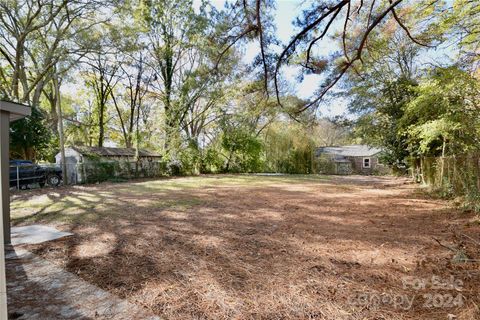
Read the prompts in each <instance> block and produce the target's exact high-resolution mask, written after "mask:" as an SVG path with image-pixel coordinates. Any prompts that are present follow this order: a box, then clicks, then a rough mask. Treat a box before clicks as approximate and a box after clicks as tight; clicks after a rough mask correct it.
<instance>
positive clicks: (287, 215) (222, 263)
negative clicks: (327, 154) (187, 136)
mask: <svg viewBox="0 0 480 320" xmlns="http://www.w3.org/2000/svg"><path fill="white" fill-rule="evenodd" d="M417 190H418V189H417V188H416V186H414V185H411V184H409V183H408V182H407V181H406V180H404V179H394V178H388V177H360V176H349V177H325V176H314V175H312V176H304V175H298V176H296V175H292V176H259V175H257V176H256V175H220V176H213V175H212V176H201V177H185V178H174V179H161V180H155V181H141V182H131V183H121V184H112V183H104V184H98V185H89V186H74V187H63V188H59V189H49V190H48V191H47V193H42V192H44V191H42V190H35V191H31V192H22V193H16V194H15V195H14V197H13V206H12V208H13V209H12V215H13V221H14V224H16V225H22V224H29V223H32V222H35V223H45V224H53V225H56V226H57V227H59V228H60V229H63V230H65V231H71V232H73V233H74V234H75V236H73V237H69V238H67V239H65V240H61V241H55V242H49V243H45V244H40V245H34V246H30V247H29V249H30V250H33V251H34V252H35V253H37V254H39V255H41V256H43V257H44V258H46V259H49V260H52V261H54V262H55V263H56V264H58V265H60V266H63V267H64V268H65V269H67V270H69V271H71V272H74V273H76V274H78V275H79V276H80V277H82V278H84V279H85V280H87V281H89V282H91V283H94V284H95V285H97V286H99V287H101V288H103V289H106V290H109V291H110V292H113V293H114V294H117V295H119V296H120V297H123V298H127V299H129V301H131V302H134V303H137V304H139V305H142V306H143V307H145V308H146V309H148V310H149V311H151V312H153V313H155V314H158V315H159V316H161V317H162V318H164V319H446V318H447V314H454V315H456V316H457V317H458V318H457V319H475V318H479V315H480V313H479V310H478V304H479V297H480V289H479V288H478V283H480V274H479V273H478V268H479V265H478V263H468V264H455V263H452V260H451V259H452V256H453V253H452V252H451V251H450V250H448V249H446V248H445V247H442V246H440V245H439V244H438V243H437V242H436V241H434V240H433V238H435V239H439V240H440V241H441V243H443V244H445V245H446V246H449V247H456V246H459V247H460V246H462V248H463V250H464V251H465V253H466V254H467V255H468V256H469V257H470V258H472V259H479V257H480V251H479V249H478V247H477V246H475V244H474V241H476V240H475V239H477V240H478V234H479V233H480V226H479V225H478V224H476V223H472V221H473V220H472V219H473V217H474V216H473V215H471V214H463V213H460V212H457V211H454V210H452V209H451V208H450V207H448V205H447V203H446V202H445V201H443V200H440V199H432V198H426V197H424V196H423V195H422V194H421V193H419V192H418V191H417ZM462 235H465V236H462ZM467 236H468V237H467ZM469 239H474V240H469ZM432 275H436V276H439V277H441V278H442V279H450V276H454V277H455V278H456V279H459V280H462V281H463V287H462V291H461V293H462V295H463V297H464V300H463V302H464V304H463V305H462V306H453V307H448V308H425V307H424V304H423V303H424V302H425V301H424V300H422V299H423V294H427V293H428V294H440V293H441V294H452V295H457V294H458V292H457V291H448V290H444V291H435V290H429V289H428V288H427V289H426V290H424V291H422V292H418V291H415V290H412V289H411V288H405V287H404V286H403V283H402V279H405V277H411V278H414V279H421V280H423V279H430V278H431V276H432ZM362 294H363V295H364V296H365V295H367V296H369V297H383V296H385V295H386V294H390V295H395V296H399V295H403V296H404V297H409V298H411V297H412V296H415V297H416V300H415V301H414V303H413V304H412V305H411V306H410V308H409V309H403V308H400V307H398V306H394V305H393V304H387V303H383V304H379V305H378V304H375V301H366V302H365V303H364V304H361V301H360V300H358V299H359V298H358V297H359V295H360V296H361V295H362ZM13 303H14V305H15V304H16V303H17V304H18V305H19V306H21V304H22V303H23V302H22V301H18V302H13Z"/></svg>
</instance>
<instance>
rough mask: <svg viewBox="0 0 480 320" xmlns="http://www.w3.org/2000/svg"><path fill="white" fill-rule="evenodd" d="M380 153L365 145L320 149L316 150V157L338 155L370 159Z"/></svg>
mask: <svg viewBox="0 0 480 320" xmlns="http://www.w3.org/2000/svg"><path fill="white" fill-rule="evenodd" d="M379 152H382V149H380V148H374V147H371V146H368V145H366V144H356V145H351V146H338V147H320V148H318V149H317V152H316V154H317V156H318V155H320V154H330V155H338V156H343V157H371V156H374V155H376V154H377V153H379Z"/></svg>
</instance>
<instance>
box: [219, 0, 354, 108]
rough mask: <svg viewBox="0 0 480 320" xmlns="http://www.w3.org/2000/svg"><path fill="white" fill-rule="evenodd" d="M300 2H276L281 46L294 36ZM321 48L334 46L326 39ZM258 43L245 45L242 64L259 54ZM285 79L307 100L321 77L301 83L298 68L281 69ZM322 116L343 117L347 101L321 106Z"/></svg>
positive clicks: (276, 21)
mask: <svg viewBox="0 0 480 320" xmlns="http://www.w3.org/2000/svg"><path fill="white" fill-rule="evenodd" d="M302 2H304V1H301V0H277V1H276V5H277V7H276V9H275V11H274V13H275V25H276V29H277V30H276V35H277V38H278V39H279V40H280V41H281V42H282V44H287V43H288V42H289V40H290V39H291V37H292V36H293V35H295V34H296V31H298V30H297V28H296V27H295V26H294V25H293V21H294V20H295V18H296V17H298V16H299V15H300V14H301V12H302ZM211 3H212V4H213V5H214V6H215V7H216V8H218V9H221V8H223V6H224V4H225V1H224V0H212V1H211ZM322 46H325V48H329V49H331V48H334V47H335V46H336V44H335V43H333V41H331V40H329V39H326V40H324V41H323V43H322ZM259 50H260V49H259V46H258V42H251V43H249V44H247V46H246V48H245V54H244V58H243V60H244V62H245V63H250V62H252V61H253V59H254V58H255V56H257V55H258V54H259ZM282 71H283V73H284V75H285V77H286V79H287V80H288V81H289V83H290V84H291V85H293V86H294V89H295V93H296V95H297V96H298V97H300V98H302V99H309V98H311V97H312V95H313V93H314V91H315V90H316V89H317V88H318V87H319V85H320V82H321V77H320V76H318V75H306V76H304V79H303V81H302V82H298V81H297V80H296V75H297V74H298V72H299V68H298V67H288V66H287V67H283V69H282ZM319 111H320V113H321V115H322V116H327V117H331V116H336V115H345V114H346V113H347V101H346V100H345V99H342V98H336V99H334V100H332V101H329V102H328V104H325V105H322V106H321V108H320V109H319Z"/></svg>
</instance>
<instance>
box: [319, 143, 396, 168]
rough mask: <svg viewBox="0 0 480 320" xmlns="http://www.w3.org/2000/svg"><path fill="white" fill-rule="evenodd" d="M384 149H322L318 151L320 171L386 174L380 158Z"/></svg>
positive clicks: (342, 147)
mask: <svg viewBox="0 0 480 320" xmlns="http://www.w3.org/2000/svg"><path fill="white" fill-rule="evenodd" d="M381 154H382V149H379V148H374V147H370V146H368V145H362V144H359V145H350V146H338V147H320V148H317V149H316V152H315V156H316V158H317V164H318V165H317V167H318V171H319V172H322V173H328V174H367V175H368V174H376V173H386V172H387V171H388V168H387V167H386V166H385V165H383V164H382V163H381V162H380V160H379V156H380V155H381Z"/></svg>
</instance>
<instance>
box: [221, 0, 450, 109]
mask: <svg viewBox="0 0 480 320" xmlns="http://www.w3.org/2000/svg"><path fill="white" fill-rule="evenodd" d="M262 3H265V1H262V0H257V1H253V2H249V1H240V0H239V1H237V2H235V5H234V6H233V8H234V9H236V10H234V12H235V14H238V15H239V16H240V17H241V18H240V21H242V24H241V26H243V27H239V28H232V29H234V30H237V34H236V36H231V37H230V39H231V41H230V42H229V44H228V45H227V46H226V47H227V48H229V47H230V46H232V44H234V43H236V42H238V41H240V40H242V39H244V38H246V37H247V36H250V35H251V34H252V33H253V32H257V37H258V38H260V39H261V37H262V36H263V33H262V32H259V30H260V31H261V30H262V29H261V28H260V27H259V25H258V24H255V23H253V24H252V22H251V21H252V19H251V18H249V17H252V16H253V17H256V20H262V14H264V13H263V10H262V7H263V6H262V5H261V4H262ZM405 3H407V5H405V6H402V5H403V4H405ZM408 3H409V2H408V1H406V0H389V1H375V0H371V1H355V0H336V1H318V2H314V3H313V4H312V5H311V6H310V8H308V9H306V10H304V12H303V15H302V16H301V17H299V18H298V19H297V20H296V25H297V26H298V28H299V30H300V31H299V32H298V33H296V34H295V35H294V36H293V37H292V39H291V40H290V42H289V43H288V44H287V45H285V46H284V48H283V50H282V51H281V53H280V54H279V55H278V56H277V57H276V59H275V63H274V66H273V67H272V69H273V76H272V78H273V80H274V91H275V94H276V97H277V102H278V104H279V105H282V100H281V97H282V96H285V94H284V93H283V92H282V88H281V87H280V76H281V68H282V66H283V65H286V64H289V65H292V64H294V65H297V66H299V67H301V68H302V72H303V74H308V73H316V74H325V81H323V83H321V84H320V86H319V88H318V91H317V92H316V93H315V95H314V97H313V98H312V99H311V100H309V101H306V102H305V104H304V106H303V107H302V108H300V109H299V110H298V111H297V112H298V113H299V112H303V111H305V110H306V109H308V108H311V107H315V106H318V104H319V103H320V101H321V100H322V99H323V98H324V97H325V95H326V94H327V93H328V92H329V91H330V90H331V89H332V88H333V87H334V86H335V85H336V84H337V83H338V82H339V81H340V79H341V78H342V77H343V76H344V75H345V74H346V73H347V72H348V71H349V70H352V69H356V68H358V67H359V66H360V65H361V64H362V60H363V55H364V52H365V51H366V48H367V45H368V42H369V41H370V39H371V38H372V35H373V33H374V30H376V29H378V28H381V27H383V26H385V25H386V24H387V22H388V20H390V21H392V22H393V23H394V24H396V25H398V27H399V28H401V29H402V30H404V32H405V33H406V35H407V37H408V38H409V39H410V40H411V41H413V42H414V43H416V44H419V45H424V46H431V45H432V42H434V43H438V41H437V40H438V37H437V32H435V31H436V29H435V27H436V23H437V22H438V21H439V20H440V19H439V18H437V15H438V16H440V13H441V12H442V11H443V10H444V9H445V5H444V3H443V2H442V1H429V0H421V1H416V2H415V3H414V4H412V5H411V6H408ZM235 22H237V20H235ZM410 22H413V23H410ZM413 24H415V25H416V26H421V29H420V30H414V31H415V32H412V29H413V28H412V25H413ZM339 25H340V26H341V28H340V30H338V29H339V28H336V27H335V26H339ZM417 33H420V34H417ZM330 36H331V37H334V38H336V39H338V40H339V41H340V42H341V45H340V48H339V49H340V52H341V53H340V54H332V55H330V56H322V55H319V54H315V49H316V48H318V46H320V45H321V44H322V40H324V39H326V38H329V37H330ZM260 45H262V41H260ZM264 56H268V54H266V55H264ZM264 61H266V60H264ZM266 69H268V68H266ZM265 77H266V75H265Z"/></svg>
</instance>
